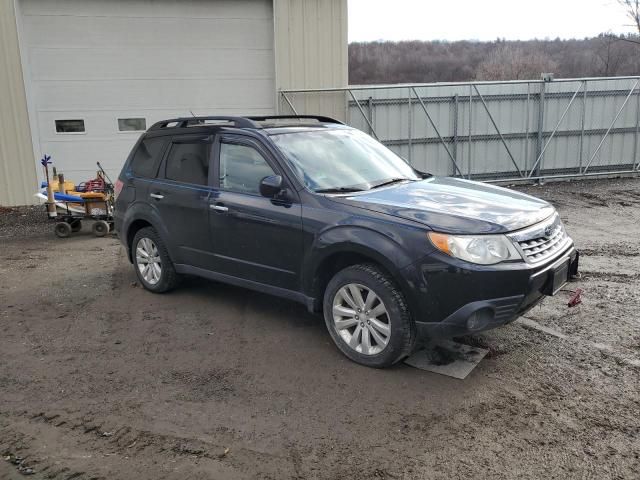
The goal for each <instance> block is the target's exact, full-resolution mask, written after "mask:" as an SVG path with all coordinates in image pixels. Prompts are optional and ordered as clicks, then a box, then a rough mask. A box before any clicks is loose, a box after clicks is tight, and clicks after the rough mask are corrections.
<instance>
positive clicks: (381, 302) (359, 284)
mask: <svg viewBox="0 0 640 480" xmlns="http://www.w3.org/2000/svg"><path fill="white" fill-rule="evenodd" d="M354 288H355V289H356V290H355V291H354V290H353V289H354ZM351 292H354V293H351ZM357 292H360V297H361V298H359V299H358V298H357V297H358V295H357ZM370 292H373V294H374V297H375V298H374V299H373V301H372V303H371V304H368V303H369V302H367V300H370V299H369V294H370ZM347 297H349V298H350V300H351V302H349V301H348V298H347ZM352 302H353V303H352ZM367 304H368V305H367ZM334 306H336V309H335V311H334ZM353 306H359V307H361V310H362V311H360V312H358V310H357V308H352V307H353ZM362 307H366V308H362ZM323 311H324V320H325V323H326V324H327V329H328V330H329V334H330V335H331V338H332V339H333V341H334V343H335V344H336V346H337V347H338V348H339V349H340V351H341V352H342V353H343V354H344V355H346V356H347V357H348V358H350V359H351V360H353V361H354V362H356V363H360V364H361V365H366V366H368V367H374V368H385V367H389V366H391V365H393V364H395V363H397V362H399V361H400V360H402V359H403V358H406V357H407V356H409V355H410V354H411V352H412V351H413V348H414V345H415V339H416V326H415V323H414V321H413V318H412V317H411V312H410V311H409V307H408V305H407V302H406V300H405V298H404V295H403V294H402V292H401V291H400V289H399V288H398V287H397V285H396V284H395V283H394V282H393V280H392V279H391V278H390V277H389V275H387V274H385V273H383V272H382V271H381V270H380V269H379V268H378V267H377V266H375V265H372V264H361V265H353V266H351V267H347V268H345V269H344V270H341V271H340V272H338V273H337V274H336V275H335V276H334V277H333V278H332V279H331V280H330V281H329V284H328V285H327V288H326V290H325V293H324V301H323ZM351 312H352V313H353V314H352V313H351ZM381 312H382V313H381ZM376 313H378V315H376ZM340 326H341V327H342V328H340ZM358 329H359V330H360V333H359V334H358V333H357V331H358ZM385 332H386V333H385ZM354 336H355V338H354ZM366 337H368V339H369V340H368V342H367V341H366ZM385 341H386V343H385ZM350 342H352V345H355V346H350V344H349V343H350Z"/></svg>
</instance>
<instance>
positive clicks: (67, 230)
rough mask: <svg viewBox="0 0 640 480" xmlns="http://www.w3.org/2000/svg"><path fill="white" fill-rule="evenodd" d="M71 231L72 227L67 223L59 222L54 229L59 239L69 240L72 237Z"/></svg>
mask: <svg viewBox="0 0 640 480" xmlns="http://www.w3.org/2000/svg"><path fill="white" fill-rule="evenodd" d="M71 230H72V229H71V225H69V224H68V223H67V222H57V223H56V225H55V227H53V231H54V232H55V234H56V236H57V237H58V238H67V237H68V236H69V235H71Z"/></svg>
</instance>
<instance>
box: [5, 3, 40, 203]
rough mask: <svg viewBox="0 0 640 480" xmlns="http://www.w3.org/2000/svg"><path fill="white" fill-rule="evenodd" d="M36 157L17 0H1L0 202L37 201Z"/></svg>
mask: <svg viewBox="0 0 640 480" xmlns="http://www.w3.org/2000/svg"><path fill="white" fill-rule="evenodd" d="M35 188H36V163H35V159H34V158H33V147H32V144H31V132H30V129H29V117H28V115H27V100H26V97H25V91H24V82H23V79H22V67H21V62H20V50H19V46H18V33H17V26H16V15H15V5H14V0H0V205H26V204H30V203H33V192H34V190H35Z"/></svg>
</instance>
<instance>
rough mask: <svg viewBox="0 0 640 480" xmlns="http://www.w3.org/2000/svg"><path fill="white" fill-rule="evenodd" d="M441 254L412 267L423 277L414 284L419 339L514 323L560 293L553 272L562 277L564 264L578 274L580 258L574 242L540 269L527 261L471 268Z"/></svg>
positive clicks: (570, 271)
mask: <svg viewBox="0 0 640 480" xmlns="http://www.w3.org/2000/svg"><path fill="white" fill-rule="evenodd" d="M438 257H440V255H439V254H435V256H434V257H429V258H427V259H423V260H422V261H421V262H420V263H419V264H418V265H413V266H412V267H410V268H413V269H414V270H415V271H414V272H413V273H414V274H415V275H417V276H418V277H419V278H418V280H417V281H415V282H412V286H413V287H414V288H413V289H412V290H413V292H412V293H413V299H412V300H413V303H414V306H415V310H414V311H416V312H418V314H417V315H416V326H417V330H418V337H419V338H441V337H455V336H461V335H465V334H470V333H478V332H481V331H485V330H490V329H492V328H496V327H499V326H501V325H505V324H507V323H510V322H512V321H514V320H515V319H516V318H518V317H519V316H521V315H523V314H524V313H525V312H527V311H528V310H529V309H531V308H532V307H533V306H535V305H536V304H537V303H538V302H540V301H541V300H542V299H543V298H544V297H545V296H547V295H553V294H554V293H555V291H557V289H558V287H559V286H560V285H559V284H558V278H556V279H555V283H554V273H555V274H556V275H555V276H556V277H557V273H556V272H562V269H563V267H564V266H565V265H566V266H568V270H567V272H566V273H562V274H563V275H566V276H565V279H566V277H568V278H571V277H573V276H575V275H577V273H578V262H579V252H578V251H577V250H576V249H575V248H574V247H573V245H571V246H570V247H569V248H568V249H566V250H565V251H564V252H562V254H560V255H558V256H556V257H555V258H554V259H553V260H551V261H550V262H548V263H546V264H544V265H541V266H536V267H531V266H529V265H523V264H522V263H517V264H504V265H496V266H493V268H491V267H486V266H470V265H469V264H464V263H463V262H458V261H457V260H455V259H450V257H447V258H442V257H440V258H438ZM416 286H418V288H417V289H416V288H415V287H416Z"/></svg>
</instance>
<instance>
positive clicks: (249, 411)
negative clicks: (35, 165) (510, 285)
mask: <svg viewBox="0 0 640 480" xmlns="http://www.w3.org/2000/svg"><path fill="white" fill-rule="evenodd" d="M521 189H522V190H525V191H527V192H530V193H532V194H534V195H538V196H541V197H543V198H545V199H548V200H549V201H551V202H552V203H553V204H554V205H556V206H557V207H558V208H559V210H560V213H561V215H562V218H563V220H564V221H565V224H566V226H567V228H568V230H569V232H570V233H571V235H572V236H573V238H574V239H575V241H576V243H577V244H578V246H579V247H580V249H581V250H582V254H583V256H582V272H583V278H582V280H581V281H580V282H578V283H572V284H570V285H569V286H568V287H567V291H563V292H560V294H558V295H557V296H555V297H553V298H548V299H547V300H546V301H545V302H544V303H543V304H542V305H541V306H539V307H536V308H535V309H534V310H533V311H531V312H530V313H529V314H528V315H527V318H525V319H524V321H521V320H519V321H517V322H515V323H513V324H511V325H509V326H506V327H504V328H501V329H498V330H494V331H491V332H488V333H485V334H482V335H478V336H475V337H472V338H471V337H469V338H466V339H465V340H466V341H468V342H472V343H473V344H475V345H480V346H485V347H487V348H489V349H490V353H489V355H488V357H487V358H485V360H483V361H482V362H481V363H480V365H479V366H478V367H477V368H476V369H475V370H474V371H473V372H472V373H471V374H470V376H469V377H467V378H466V379H465V380H456V379H453V378H449V377H445V376H441V375H437V374H433V373H428V372H424V371H421V370H417V369H413V368H411V367H408V366H406V365H403V364H401V365H398V366H396V367H395V368H392V369H388V370H374V369H369V368H365V367H361V366H358V365H356V364H354V363H351V362H350V361H348V360H347V359H346V358H344V357H343V356H342V355H340V353H339V352H338V350H337V349H336V348H335V347H334V346H333V345H332V343H331V340H330V338H329V335H328V334H327V332H326V330H325V328H324V324H323V322H322V320H321V319H320V318H319V317H315V316H313V315H310V314H308V313H307V312H306V311H305V309H304V307H302V306H300V305H297V304H294V303H291V302H288V301H285V300H280V299H276V298H272V297H269V296H266V295H262V294H259V293H254V292H250V291H247V290H243V289H240V288H235V287H230V286H225V285H222V284H218V283H213V282H209V281H204V280H199V279H189V280H187V281H185V282H184V284H183V285H182V287H181V288H179V289H178V290H176V291H174V292H172V293H170V294H166V295H154V294H151V293H148V292H146V291H144V290H143V289H142V288H140V287H139V286H137V285H136V283H135V275H134V272H133V270H132V267H131V266H130V265H129V264H128V262H127V260H126V259H125V257H124V253H123V249H122V248H121V247H120V245H119V243H118V241H117V240H116V239H115V238H94V237H92V236H91V235H90V233H88V232H81V233H80V234H78V235H76V236H74V237H72V238H69V239H66V240H60V239H57V238H55V237H54V236H53V233H52V229H51V225H49V224H46V223H43V222H42V221H39V218H41V217H42V212H41V211H40V210H20V211H4V212H0V332H1V333H0V454H2V456H3V458H4V459H2V458H0V478H2V479H5V478H7V479H17V478H24V477H23V474H24V473H32V472H33V474H32V475H31V477H30V478H37V479H45V478H46V479H75V480H89V479H105V480H106V479H108V480H112V479H149V480H151V479H153V480H158V479H180V480H185V479H236V478H260V479H306V478H319V479H342V478H353V479H376V478H380V479H387V478H388V479H457V478H460V479H475V478H520V479H534V478H535V479H539V478H545V479H547V478H562V479H567V478H580V479H591V478H592V479H608V478H612V479H613V478H615V479H618V478H620V479H622V478H625V479H627V478H640V395H639V393H640V383H639V380H640V313H639V311H640V289H639V288H638V287H639V284H640V282H639V279H640V179H620V180H599V181H583V182H574V183H555V184H548V185H546V186H542V187H539V186H531V187H523V188H521ZM577 287H580V288H582V289H584V294H583V303H582V304H581V305H579V306H577V307H575V308H571V309H569V308H568V307H567V301H568V299H569V296H570V294H571V292H569V291H568V290H570V289H575V288H577ZM543 330H544V331H543ZM16 457H20V458H22V459H23V460H22V463H21V464H20V465H16V464H15V463H20V459H17V460H16Z"/></svg>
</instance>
